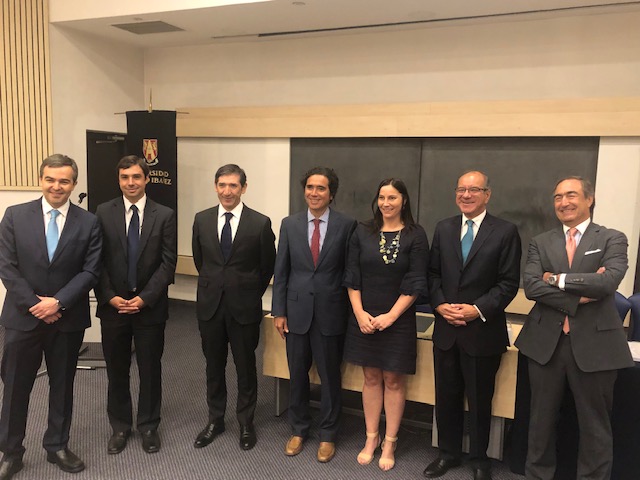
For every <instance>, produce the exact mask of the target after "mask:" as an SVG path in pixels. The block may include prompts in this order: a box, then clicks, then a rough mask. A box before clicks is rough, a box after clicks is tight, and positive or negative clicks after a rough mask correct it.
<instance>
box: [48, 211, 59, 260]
mask: <svg viewBox="0 0 640 480" xmlns="http://www.w3.org/2000/svg"><path fill="white" fill-rule="evenodd" d="M49 213H50V214H51V218H50V219H49V225H48V226H47V253H48V254H49V261H51V260H52V259H53V255H54V253H56V248H57V247H58V237H59V236H60V235H59V231H58V223H57V222H56V218H58V215H60V212H59V211H58V210H51V211H50V212H49Z"/></svg>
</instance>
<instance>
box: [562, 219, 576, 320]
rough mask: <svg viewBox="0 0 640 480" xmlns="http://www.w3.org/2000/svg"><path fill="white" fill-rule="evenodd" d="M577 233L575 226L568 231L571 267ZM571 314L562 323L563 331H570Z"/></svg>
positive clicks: (568, 252) (567, 246)
mask: <svg viewBox="0 0 640 480" xmlns="http://www.w3.org/2000/svg"><path fill="white" fill-rule="evenodd" d="M576 233H578V229H577V228H575V227H572V228H570V229H569V231H568V232H567V245H566V248H567V259H569V267H571V263H572V262H573V256H574V255H575V253H576V248H578V246H577V245H576ZM569 330H570V328H569V316H568V315H567V316H565V317H564V324H563V325H562V331H563V332H564V333H569Z"/></svg>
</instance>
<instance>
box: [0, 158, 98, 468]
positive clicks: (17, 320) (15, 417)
mask: <svg viewBox="0 0 640 480" xmlns="http://www.w3.org/2000/svg"><path fill="white" fill-rule="evenodd" d="M77 180H78V167H77V165H76V163H75V162H74V161H73V160H72V159H71V158H69V157H66V156H64V155H58V154H56V155H51V156H50V157H48V158H46V159H45V160H44V161H43V162H42V164H41V166H40V187H41V188H42V193H43V197H42V198H39V199H38V200H34V201H32V202H27V203H23V204H21V205H14V206H12V207H9V208H8V209H7V211H6V212H5V215H4V218H3V219H2V223H1V224H0V277H1V278H2V283H3V284H4V286H5V287H6V289H7V294H6V297H5V301H4V307H3V309H2V315H1V316H0V323H1V324H2V325H4V327H5V334H4V352H3V356H2V380H3V382H4V397H3V401H2V415H1V417H0V449H1V450H2V451H3V452H4V456H3V458H2V462H0V479H2V480H7V479H10V478H11V477H12V476H13V475H14V474H15V473H16V472H18V471H20V470H21V469H22V467H23V463H22V456H23V454H24V451H25V449H24V447H23V446H22V442H23V440H24V436H25V428H26V423H27V409H28V406H29V396H30V395H31V389H32V388H33V382H34V381H35V378H36V373H37V371H38V368H39V367H40V363H41V361H42V355H43V353H44V358H45V361H46V364H47V373H48V375H49V387H50V390H49V419H48V426H47V430H46V432H45V434H44V439H43V441H42V444H43V446H44V448H45V450H46V451H47V461H49V462H50V463H55V464H57V465H58V467H59V468H61V469H62V470H64V471H66V472H70V473H76V472H80V471H82V470H84V468H85V465H84V463H83V461H82V460H80V458H78V457H77V456H76V455H75V454H74V453H73V452H72V451H71V450H69V449H68V448H67V444H68V442H69V430H70V428H71V413H72V409H73V381H74V378H75V372H76V363H77V360H78V352H79V350H80V346H81V344H82V338H83V336H84V330H85V329H86V328H87V327H88V326H89V325H90V324H91V316H90V314H89V290H91V289H92V288H93V286H94V285H95V284H96V282H97V281H98V276H99V274H100V249H101V246H102V238H101V235H100V225H99V224H98V219H97V218H96V217H95V216H94V215H92V214H91V213H89V212H87V211H85V210H83V209H81V208H79V207H77V206H75V205H73V204H71V203H70V202H69V196H70V195H71V192H73V189H74V188H75V186H76V183H77Z"/></svg>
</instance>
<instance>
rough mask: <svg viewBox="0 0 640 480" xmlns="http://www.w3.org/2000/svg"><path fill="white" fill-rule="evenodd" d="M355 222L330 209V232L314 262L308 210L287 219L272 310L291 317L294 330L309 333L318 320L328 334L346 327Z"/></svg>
mask: <svg viewBox="0 0 640 480" xmlns="http://www.w3.org/2000/svg"><path fill="white" fill-rule="evenodd" d="M355 226H356V221H355V220H354V219H352V218H349V217H346V216H345V215H343V214H341V213H339V212H336V211H335V210H330V211H329V222H328V224H327V233H326V236H325V239H324V242H323V244H322V250H321V251H320V256H319V257H318V265H317V267H314V265H313V258H312V256H311V248H310V247H309V234H308V221H307V210H305V211H304V212H300V213H297V214H295V215H291V216H289V217H287V218H285V219H284V220H283V221H282V226H281V228H280V238H279V241H278V255H277V257H276V266H275V275H274V279H273V303H272V309H271V314H272V315H273V316H276V317H277V316H285V317H287V326H288V328H289V331H290V332H292V333H296V334H305V333H307V332H308V331H309V328H310V327H311V321H312V320H313V321H315V322H317V324H318V325H319V327H320V331H321V333H322V334H323V335H340V334H343V333H344V332H345V330H346V328H347V317H348V314H349V298H348V296H347V291H346V289H345V288H344V287H343V286H342V279H343V276H344V268H345V264H346V252H347V245H348V243H349V238H350V237H351V234H352V233H353V230H354V229H355Z"/></svg>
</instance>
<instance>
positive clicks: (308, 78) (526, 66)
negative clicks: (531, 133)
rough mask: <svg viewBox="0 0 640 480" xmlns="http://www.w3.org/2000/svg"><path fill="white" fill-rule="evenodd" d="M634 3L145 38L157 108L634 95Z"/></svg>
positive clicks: (638, 33) (639, 47)
mask: <svg viewBox="0 0 640 480" xmlns="http://www.w3.org/2000/svg"><path fill="white" fill-rule="evenodd" d="M637 25H640V12H628V13H624V14H622V13H618V14H603V15H582V16H574V17H560V18H555V19H546V20H524V19H515V20H514V19H513V18H511V19H509V21H507V19H503V20H498V19H497V20H496V21H495V22H493V23H489V22H486V21H485V22H482V23H478V22H475V23H469V24H451V23H442V24H435V25H429V26H425V27H422V28H416V29H413V30H403V31H395V32H378V33H372V32H369V33H345V34H342V35H338V34H335V35H330V36H324V37H322V36H318V37H309V38H287V39H270V40H262V41H247V42H244V43H242V42H239V43H225V44H216V45H204V46H193V47H173V48H157V49H150V50H148V51H147V52H146V55H145V88H146V89H149V88H153V95H154V98H155V99H156V100H157V101H158V102H159V104H161V105H162V106H163V108H179V107H195V106H243V105H300V104H302V105H304V104H354V103H355V104H358V103H396V102H419V101H457V100H459V101H465V100H469V101H472V100H494V99H498V100H501V99H539V98H576V97H577V98H580V97H610V96H638V95H640V81H639V72H640V29H639V28H637Z"/></svg>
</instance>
